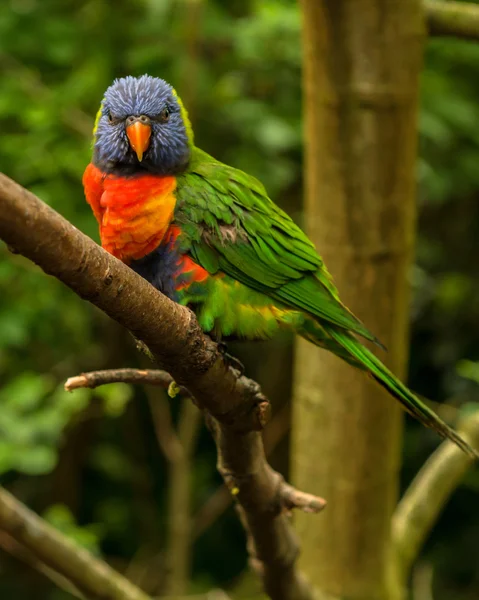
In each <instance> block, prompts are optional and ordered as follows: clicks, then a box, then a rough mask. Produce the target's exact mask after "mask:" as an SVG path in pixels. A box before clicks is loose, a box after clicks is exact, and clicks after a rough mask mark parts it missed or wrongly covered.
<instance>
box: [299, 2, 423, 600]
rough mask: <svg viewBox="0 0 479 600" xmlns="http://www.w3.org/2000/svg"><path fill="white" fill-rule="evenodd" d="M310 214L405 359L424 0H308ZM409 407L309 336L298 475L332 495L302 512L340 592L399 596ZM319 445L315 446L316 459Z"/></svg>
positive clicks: (312, 225)
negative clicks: (396, 526)
mask: <svg viewBox="0 0 479 600" xmlns="http://www.w3.org/2000/svg"><path fill="white" fill-rule="evenodd" d="M302 5H303V11H304V16H303V20H304V26H303V32H304V53H305V65H304V87H305V102H304V108H305V131H306V136H307V148H306V150H307V151H306V168H305V183H306V214H307V223H308V226H309V233H310V234H311V236H312V239H313V240H314V241H315V243H316V244H317V247H318V250H319V251H320V252H321V253H322V255H323V257H324V259H325V262H326V265H328V267H329V269H330V271H331V273H332V275H333V277H334V279H335V282H336V284H337V286H338V288H339V291H340V295H341V297H342V299H343V301H344V302H345V303H346V304H347V305H348V306H349V307H350V308H351V309H352V310H353V311H354V312H355V313H356V314H357V315H358V316H359V317H360V318H361V319H362V320H363V321H364V322H365V323H366V325H367V326H368V328H369V329H370V330H371V331H373V332H374V333H375V334H376V335H377V336H378V337H379V338H380V339H381V341H382V342H383V343H384V344H385V345H386V346H387V347H388V348H389V353H388V354H387V355H386V356H382V357H381V358H384V359H385V362H386V363H387V364H388V365H389V366H390V367H391V368H392V369H393V371H394V372H396V373H397V374H398V375H399V376H403V375H404V373H405V368H404V367H405V361H406V358H407V356H406V355H407V346H406V334H407V321H408V285H407V269H408V267H409V264H410V260H411V252H412V249H413V248H412V247H413V240H414V191H415V160H416V112H417V96H418V75H419V70H420V65H421V50H422V42H423V24H422V19H421V16H422V10H421V5H420V2H419V1H418V0H320V1H318V0H303V3H302ZM401 422H402V413H401V412H400V409H399V406H398V405H397V404H396V403H395V401H394V400H393V399H391V398H390V397H387V394H386V393H385V392H383V391H382V390H381V389H379V388H378V387H375V386H374V384H372V383H370V382H369V381H368V380H366V378H364V377H363V376H362V375H361V374H359V373H357V372H355V371H354V370H353V369H352V368H351V367H350V366H348V365H346V364H344V363H342V362H341V361H339V360H338V359H337V358H335V357H334V356H332V355H330V354H327V353H326V352H323V351H320V350H317V349H315V348H312V347H311V345H310V344H307V343H306V342H300V343H299V344H298V348H297V358H296V389H295V405H294V415H293V458H292V466H293V478H294V480H295V482H296V483H297V484H298V485H303V484H305V483H306V482H307V484H308V485H309V486H313V489H314V491H315V492H316V493H321V495H324V496H325V497H326V498H328V502H330V507H329V509H328V513H327V515H326V518H324V519H322V520H319V521H318V522H315V523H314V527H312V526H311V523H307V522H306V521H305V520H304V519H303V518H301V517H299V518H298V520H297V526H298V531H299V533H300V536H301V539H302V543H303V547H304V552H303V554H302V559H301V565H302V568H303V569H304V571H305V573H306V574H307V576H308V577H309V578H310V579H311V581H312V582H313V583H314V584H316V586H317V587H318V588H319V590H320V592H322V593H323V594H324V595H326V596H327V597H333V598H339V597H341V598H342V597H348V598H349V599H367V600H379V599H381V600H382V599H385V598H388V597H389V596H388V574H387V572H388V564H389V557H390V553H391V548H390V522H391V516H392V513H393V509H394V506H395V503H396V498H397V479H398V470H399V461H400V442H401ZM312 457H316V460H312Z"/></svg>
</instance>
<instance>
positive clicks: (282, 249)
mask: <svg viewBox="0 0 479 600" xmlns="http://www.w3.org/2000/svg"><path fill="white" fill-rule="evenodd" d="M177 181H178V188H177V206H176V209H175V222H177V223H178V225H180V229H181V231H182V235H181V243H182V244H184V248H183V249H184V251H185V252H187V253H189V255H190V256H191V257H192V258H193V260H194V261H195V262H197V263H199V264H200V265H201V266H202V267H203V268H204V269H206V270H207V271H208V272H209V273H210V274H212V275H215V274H218V276H219V278H221V277H225V280H224V285H223V284H221V285H220V283H219V282H218V278H213V279H214V280H215V281H216V283H215V286H216V287H215V290H216V292H217V294H219V295H217V297H216V300H215V302H212V301H210V302H208V301H205V304H204V306H203V308H202V309H200V313H199V316H200V319H201V318H203V320H204V321H205V323H206V325H207V328H209V327H212V326H213V322H214V321H215V320H218V319H220V318H222V319H223V323H224V324H225V325H224V328H226V329H227V330H228V331H230V330H231V331H233V330H236V331H237V332H238V331H239V332H240V333H242V334H243V335H244V336H245V337H249V338H250V339H251V338H252V337H254V335H255V333H256V332H258V333H260V332H262V333H264V334H265V335H267V334H268V332H274V331H275V330H276V328H277V327H280V326H283V327H284V326H286V327H289V328H290V329H293V330H294V331H295V332H296V333H298V334H299V335H302V336H303V337H305V338H306V339H308V340H310V341H311V342H313V343H314V344H316V345H317V346H320V347H322V348H325V349H326V350H329V351H331V352H333V353H334V354H336V355H337V356H339V357H340V358H342V359H343V360H345V361H347V362H348V363H349V364H351V365H353V366H355V367H357V368H360V369H361V370H363V371H366V372H367V373H368V374H370V375H371V376H372V377H373V378H374V379H375V380H376V381H377V382H378V383H379V384H380V385H381V386H383V387H384V388H386V389H387V390H388V391H389V393H390V394H391V395H392V396H394V397H395V398H396V399H397V400H399V402H401V404H402V405H403V406H404V407H405V408H406V410H408V411H409V412H410V413H411V414H412V415H414V416H415V417H416V418H417V419H418V420H419V421H420V422H421V423H423V424H424V425H426V426H428V427H431V428H433V429H435V430H436V431H437V432H438V433H439V434H440V435H441V436H442V437H444V438H448V439H450V440H452V441H453V442H454V443H455V444H457V445H458V446H459V448H461V449H462V450H463V451H464V452H466V453H467V454H468V455H470V456H472V457H474V458H479V454H478V453H477V452H476V451H474V450H473V449H472V448H471V447H470V446H469V445H468V444H467V443H466V442H465V441H464V440H463V439H462V438H461V437H460V436H459V435H458V434H457V433H456V432H455V431H454V430H453V429H451V428H450V427H449V426H448V425H447V424H446V423H444V422H443V421H442V420H441V419H440V418H439V417H438V416H437V415H436V414H435V413H434V412H433V411H432V410H430V409H429V408H428V407H427V406H426V405H425V404H424V403H423V402H421V401H420V400H419V399H418V398H417V397H416V396H415V395H414V394H413V393H412V392H411V391H410V390H409V389H408V388H407V387H406V386H405V385H404V384H402V383H401V382H400V381H399V379H397V378H396V377H395V376H394V375H393V374H392V373H391V372H390V371H389V370H388V369H387V368H386V367H385V366H384V365H383V364H382V362H381V361H380V360H379V359H378V358H377V357H376V356H375V355H374V354H373V353H372V352H370V351H369V350H368V349H367V348H366V347H364V346H363V345H362V344H361V342H360V341H359V340H358V339H356V337H355V336H354V335H353V334H357V335H359V336H361V337H363V338H365V339H367V340H371V341H374V342H378V341H377V339H376V338H375V337H374V336H373V335H372V334H371V333H370V332H369V331H368V330H367V329H366V327H365V326H364V325H363V324H362V323H361V322H360V321H359V319H357V318H356V317H355V316H354V315H353V314H352V313H351V312H350V311H349V310H348V309H347V308H346V307H345V306H344V305H343V304H342V303H341V301H340V299H339V296H338V292H337V290H336V288H335V286H334V284H333V282H332V279H331V276H330V275H329V273H328V271H327V269H326V267H325V265H324V263H323V261H322V259H321V257H320V256H319V255H318V253H317V252H316V249H315V247H314V245H313V244H312V242H311V241H310V240H309V239H308V238H307V236H306V235H305V234H304V233H303V231H302V230H301V229H300V228H299V227H298V226H297V225H295V223H294V222H293V221H292V219H291V218H290V217H289V216H288V215H287V214H286V213H284V212H283V211H282V210H280V209H279V208H278V207H277V206H276V205H275V204H274V203H273V202H272V201H271V200H270V199H269V198H268V196H267V194H266V191H265V189H264V187H263V186H262V184H261V183H260V182H259V181H257V180H256V179H255V178H253V177H251V176H249V175H247V174H246V173H243V172H242V171H239V170H237V169H233V168H232V167H229V166H227V165H224V164H222V163H220V162H218V161H216V160H214V159H213V158H212V157H210V156H209V155H208V154H206V153H204V152H202V151H201V150H198V149H195V151H194V155H193V160H192V162H191V165H190V168H189V170H188V172H187V173H185V174H183V175H180V176H179V177H178V179H177ZM234 282H236V285H237V286H238V285H239V286H240V287H238V288H236V287H234V286H233V283H234ZM225 286H226V287H225ZM223 287H225V289H224V290H223ZM243 288H244V289H243ZM220 292H221V293H220ZM233 292H234V293H233ZM238 294H239V296H238V297H241V302H239V301H238V302H237V301H236V300H235V295H238ZM218 298H220V299H222V301H224V302H227V303H229V304H230V306H229V307H227V306H223V304H222V303H221V302H220V301H219V300H218ZM209 300H211V298H210V299H209ZM235 302H236V304H235ZM222 306H223V308H222ZM201 311H202V312H201ZM228 311H229V312H228ZM232 311H233V312H232ZM235 311H236V312H235ZM220 313H221V314H220ZM229 313H231V314H230V315H229V316H230V318H229V319H226V316H228V314H229ZM200 323H201V320H200ZM253 323H254V327H253Z"/></svg>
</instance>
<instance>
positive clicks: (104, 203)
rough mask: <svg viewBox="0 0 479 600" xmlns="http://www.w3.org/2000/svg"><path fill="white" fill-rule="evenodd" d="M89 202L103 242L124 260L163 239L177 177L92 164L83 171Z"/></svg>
mask: <svg viewBox="0 0 479 600" xmlns="http://www.w3.org/2000/svg"><path fill="white" fill-rule="evenodd" d="M83 186H84V188H85V196H86V199H87V202H88V203H89V204H90V206H91V207H92V209H93V212H94V214H95V217H96V218H97V220H98V222H99V224H100V237H101V245H102V246H103V248H104V249H105V250H107V251H108V252H110V253H111V254H113V255H114V256H116V257H117V258H119V259H120V260H122V261H123V262H125V263H129V262H130V261H131V260H136V259H139V258H142V257H143V256H146V255H147V254H149V253H150V252H151V251H152V250H154V249H155V248H156V247H157V246H158V245H159V244H160V243H161V241H162V239H163V237H164V236H165V233H166V231H167V230H168V227H169V225H170V223H171V221H172V220H173V213H174V210H175V204H176V198H175V189H176V179H175V177H159V176H154V175H142V176H141V177H135V178H133V177H132V178H127V177H117V176H115V175H105V174H103V173H102V172H101V171H100V170H99V169H98V168H97V167H95V166H94V165H93V164H90V165H88V167H87V168H86V171H85V174H84V175H83Z"/></svg>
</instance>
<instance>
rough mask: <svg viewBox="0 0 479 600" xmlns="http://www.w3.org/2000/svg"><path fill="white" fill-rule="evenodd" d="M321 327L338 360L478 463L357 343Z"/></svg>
mask: <svg viewBox="0 0 479 600" xmlns="http://www.w3.org/2000/svg"><path fill="white" fill-rule="evenodd" d="M322 326H323V329H324V330H325V331H326V333H327V334H328V335H329V336H331V338H333V340H334V341H335V342H336V343H337V344H339V346H340V347H341V349H342V350H345V351H346V355H347V357H346V356H345V355H344V353H343V352H339V353H337V354H339V356H341V358H343V359H344V360H347V361H348V362H349V363H352V364H355V365H356V366H357V367H359V368H361V369H364V370H365V371H366V372H367V373H368V374H369V375H371V376H372V377H373V378H374V379H375V380H376V381H377V382H378V383H379V384H380V385H381V386H382V387H383V388H385V389H386V390H387V391H388V392H389V393H390V394H391V395H392V396H394V397H395V398H396V399H397V400H399V402H400V403H401V404H402V405H403V406H404V408H405V409H406V410H407V411H408V412H409V413H410V414H411V415H413V416H414V417H416V419H418V420H419V421H420V422H421V423H422V424H423V425H425V426H426V427H430V428H431V429H434V430H435V431H437V433H438V434H439V435H440V436H441V437H443V438H447V439H449V440H451V441H452V442H454V443H455V444H456V445H457V446H458V447H459V448H460V449H461V450H463V451H464V452H465V453H466V454H468V455H469V456H471V457H472V458H475V459H476V460H479V452H477V451H476V450H474V449H473V448H472V447H471V446H470V445H469V444H468V443H467V442H466V441H465V440H463V439H462V437H461V436H460V435H458V434H457V432H456V431H454V429H452V428H451V427H449V425H447V424H446V423H444V421H443V420H442V419H440V418H439V417H438V416H437V415H436V413H435V412H434V411H433V410H431V409H430V408H428V407H427V406H426V405H425V404H424V403H423V402H421V400H419V398H417V396H415V395H414V394H413V393H412V392H411V391H410V390H409V389H408V388H407V387H406V386H405V385H404V384H403V383H401V381H399V379H398V378H397V377H395V376H394V375H393V374H392V373H391V371H389V369H387V368H386V366H385V365H383V363H382V362H381V361H380V360H379V359H378V358H377V357H376V356H375V355H374V354H373V353H372V352H370V351H369V350H368V349H367V348H366V347H365V346H363V345H362V344H361V342H360V341H359V340H357V339H356V338H354V337H353V336H352V335H350V334H349V333H347V332H346V331H342V330H340V329H336V328H335V327H334V326H329V325H322ZM308 337H309V336H308ZM309 339H311V337H309ZM322 345H323V344H322ZM351 359H352V360H351ZM358 363H359V364H358Z"/></svg>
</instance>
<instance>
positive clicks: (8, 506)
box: [0, 488, 150, 600]
mask: <svg viewBox="0 0 479 600" xmlns="http://www.w3.org/2000/svg"><path fill="white" fill-rule="evenodd" d="M0 529H2V530H3V531H5V532H6V533H7V534H8V535H10V536H11V537H12V538H14V539H15V540H16V541H17V542H18V543H19V544H21V545H22V546H24V547H25V548H27V549H28V550H29V551H30V552H32V553H33V554H34V555H35V557H36V558H37V559H38V560H40V561H41V562H42V563H44V564H45V565H47V567H49V568H52V569H53V570H54V571H56V572H57V573H60V574H61V575H62V576H63V577H65V578H66V579H68V580H69V581H70V582H71V583H72V584H73V586H74V587H75V588H77V589H78V590H79V591H80V592H81V593H83V594H84V595H85V596H86V597H87V598H91V599H96V598H98V599H100V598H101V600H150V598H149V596H147V595H146V594H144V593H143V592H142V591H141V590H140V589H139V588H137V587H135V586H134V585H133V584H132V583H131V582H129V581H128V580H127V579H125V578H124V577H123V576H122V575H120V573H118V572H117V571H115V570H114V569H112V568H111V567H110V566H108V565H107V564H106V563H105V562H104V561H102V560H100V559H98V558H95V557H93V556H92V555H91V554H90V553H89V552H87V551H86V550H85V549H84V548H81V547H80V546H78V545H77V544H75V542H73V541H72V540H71V539H69V538H67V537H66V536H64V535H63V534H62V533H60V532H59V531H58V530H57V529H55V528H54V527H52V526H51V525H49V524H48V523H46V522H45V521H44V520H43V519H42V518H40V517H39V516H38V515H36V514H35V513H34V512H32V511H31V510H30V509H28V508H27V507H26V506H24V505H23V504H22V503H21V502H19V501H18V500H17V499H16V498H14V497H13V496H12V495H11V494H10V493H9V492H7V491H6V490H5V489H3V488H0Z"/></svg>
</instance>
